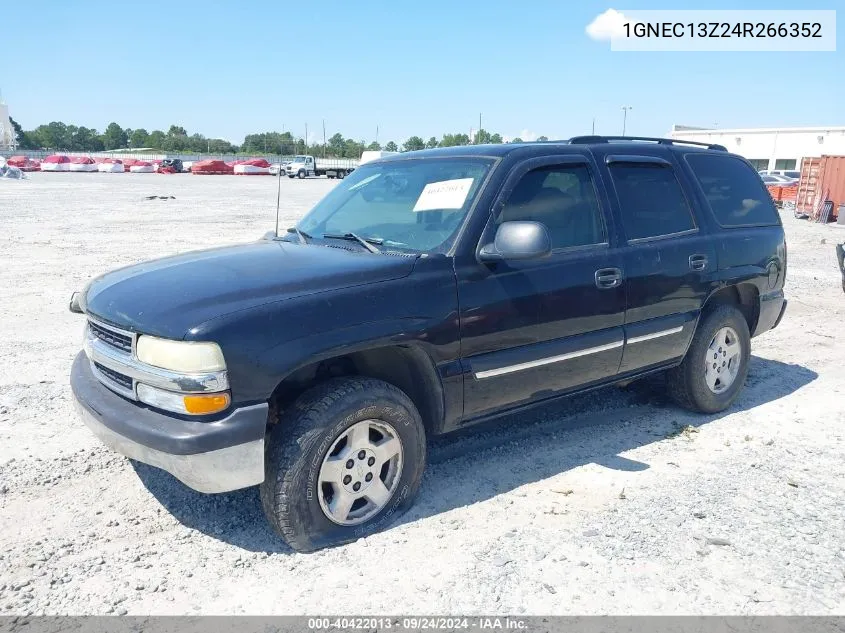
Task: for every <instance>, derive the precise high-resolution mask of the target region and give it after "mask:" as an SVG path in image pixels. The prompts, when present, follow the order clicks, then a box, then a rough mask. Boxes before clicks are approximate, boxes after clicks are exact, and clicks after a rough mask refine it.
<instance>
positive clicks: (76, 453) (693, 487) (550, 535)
mask: <svg viewBox="0 0 845 633" xmlns="http://www.w3.org/2000/svg"><path fill="white" fill-rule="evenodd" d="M333 184H334V181H328V180H324V179H323V180H307V181H290V180H287V179H284V180H283V182H282V183H281V186H282V224H281V226H282V227H283V228H284V227H287V226H290V225H291V223H292V222H293V221H294V219H295V218H297V217H298V216H299V215H301V214H302V213H303V212H304V211H306V210H307V208H308V207H309V206H310V205H311V204H312V203H314V202H315V201H316V200H318V199H319V198H320V197H321V196H322V195H324V194H325V193H326V192H327V191H328V190H329V189H330V188H331V187H332V186H333ZM151 195H166V196H175V199H168V200H158V199H156V200H146V199H144V198H145V196H151ZM275 201H276V180H275V179H272V178H234V177H218V178H213V177H205V178H199V177H195V176H190V175H184V176H183V175H173V176H162V175H156V174H131V175H130V174H123V175H121V174H40V173H36V174H30V178H29V179H28V180H25V181H0V215H2V222H3V226H4V234H3V237H2V240H0V261H2V266H0V287H2V288H4V289H5V290H6V292H7V293H8V296H7V299H8V300H6V301H4V302H3V303H2V305H0V335H2V336H0V614H24V613H35V614H38V613H48V614H105V613H119V614H124V613H130V614H237V613H253V614H294V613H333V614H339V615H349V614H379V613H389V614H403V613H404V614H407V613H467V614H469V613H501V614H505V613H527V614H601V613H609V612H610V613H617V614H646V613H661V614H670V613H673V614H675V613H677V614H680V613H696V614H811V613H812V614H831V613H835V614H845V501H843V500H845V439H843V438H845V428H843V427H845V380H843V371H845V334H843V329H845V328H843V325H845V295H843V293H842V290H841V288H840V285H839V272H838V268H837V265H836V260H835V254H834V248H833V244H834V243H835V241H836V240H837V239H838V240H845V231H843V230H841V227H836V226H817V225H812V224H809V223H807V222H806V221H798V220H794V219H793V218H792V217H790V216H784V222H785V224H786V227H787V232H788V240H789V270H788V278H787V279H788V282H787V292H788V296H789V299H790V307H789V310H788V312H787V316H786V317H785V319H784V321H783V323H782V324H781V325H780V327H779V328H778V329H777V330H775V331H773V332H771V333H768V334H766V335H764V336H762V337H760V338H758V339H755V340H754V350H753V353H754V356H753V359H752V364H751V372H750V376H749V379H748V384H747V387H746V389H745V391H744V392H743V395H742V396H741V397H740V399H739V401H738V403H737V404H736V405H735V406H734V407H733V408H732V409H731V410H730V411H729V412H727V413H725V414H720V415H716V416H699V415H692V414H688V413H685V412H683V411H681V410H679V409H677V408H675V407H674V406H672V405H670V404H668V403H666V401H665V400H664V398H663V397H662V396H661V394H660V390H659V387H660V385H659V383H658V382H656V381H653V382H649V383H647V384H639V385H632V386H631V387H629V388H627V389H618V388H611V389H607V390H603V391H599V392H595V393H593V394H590V395H588V396H583V397H577V398H573V399H570V400H568V401H566V402H563V403H561V404H558V405H555V406H553V407H551V408H547V409H545V410H543V411H540V412H537V413H534V414H532V415H530V416H528V415H522V416H519V417H514V418H513V419H509V420H506V421H504V422H502V423H501V424H499V425H497V426H495V427H491V428H487V429H484V430H482V431H478V432H476V433H474V434H472V435H464V436H462V437H454V438H447V439H439V440H436V441H435V442H433V445H432V448H431V463H430V466H429V468H428V471H427V475H426V477H425V479H424V482H423V486H422V491H421V496H420V498H419V501H418V503H417V505H416V506H415V508H414V509H413V510H412V511H411V512H410V513H409V514H407V515H405V516H404V517H403V518H402V519H401V520H400V522H399V523H398V524H397V525H394V526H393V527H392V528H391V529H389V530H388V531H386V532H384V533H382V534H378V535H376V536H373V537H371V538H368V539H366V540H362V541H359V542H357V543H353V544H351V545H348V546H345V547H341V548H337V549H333V550H329V551H323V552H319V553H316V554H311V555H300V554H293V553H292V552H290V551H289V550H288V549H286V548H285V547H284V545H283V544H282V543H281V541H279V540H278V539H277V538H275V537H274V535H273V533H272V532H271V531H270V530H269V528H268V527H267V525H266V524H265V521H264V517H263V515H262V514H261V510H260V506H259V502H258V494H257V489H255V488H253V489H248V490H243V491H239V492H235V493H230V494H223V495H213V496H206V495H201V494H199V493H195V492H193V491H191V490H190V489H188V488H186V487H185V486H183V485H181V484H180V483H179V482H177V481H176V480H175V479H173V478H172V477H170V476H169V475H167V474H165V473H163V472H161V471H157V470H155V469H152V468H148V467H146V466H143V465H140V464H132V463H130V462H129V461H128V460H126V459H124V458H122V457H120V456H118V455H116V454H114V453H112V452H110V451H109V450H107V449H105V448H103V447H102V446H101V445H100V444H99V442H98V441H96V440H95V439H94V437H93V436H92V435H91V434H90V433H89V432H88V430H87V429H86V428H85V427H84V426H83V425H82V423H81V422H80V421H79V420H78V419H77V417H76V415H75V413H74V411H73V407H72V405H71V394H70V388H69V386H68V371H69V367H70V363H71V360H72V358H73V356H74V355H75V354H76V352H77V350H78V349H79V347H80V343H81V332H82V319H81V318H80V317H79V315H73V314H71V313H70V312H68V310H67V307H66V306H67V301H68V299H69V298H70V294H71V292H72V291H74V290H77V289H80V288H81V287H82V286H83V285H84V283H85V282H86V281H87V280H88V279H89V278H90V277H92V276H94V275H97V274H99V273H101V272H104V271H106V270H109V269H112V268H115V267H117V266H122V265H126V264H130V263H134V262H138V261H141V260H144V259H150V258H153V257H158V256H162V255H166V254H171V253H175V252H180V251H187V250H192V249H196V248H200V247H205V246H211V245H219V244H226V243H232V242H243V241H248V240H253V239H257V238H259V237H260V236H261V235H263V234H264V233H265V232H266V231H267V230H269V229H272V227H273V221H274V215H273V214H274V208H275ZM151 300H154V298H152V297H151Z"/></svg>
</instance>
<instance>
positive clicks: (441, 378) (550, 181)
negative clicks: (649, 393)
mask: <svg viewBox="0 0 845 633" xmlns="http://www.w3.org/2000/svg"><path fill="white" fill-rule="evenodd" d="M691 145H694V146H691ZM304 158H307V157H304ZM786 263H787V260H786V242H785V238H784V231H783V227H782V225H781V221H780V217H779V215H778V213H777V211H776V210H775V208H774V205H773V203H772V199H771V197H770V196H769V194H768V192H767V191H766V189H765V187H764V186H763V185H762V183H761V182H760V178H759V177H758V175H757V173H756V172H755V171H754V169H753V168H752V167H751V165H750V164H749V163H748V162H747V161H746V160H745V159H743V158H741V157H739V156H735V155H732V154H729V153H728V152H727V151H726V150H725V149H724V148H723V147H721V146H716V145H709V146H701V145H700V144H690V143H686V142H683V143H680V142H673V141H671V140H666V139H636V138H632V137H625V138H622V139H620V138H619V137H597V136H588V137H578V138H573V139H570V140H569V141H559V142H554V141H547V142H542V143H522V144H503V145H473V146H468V147H451V148H442V149H434V150H425V151H420V152H411V153H406V154H402V156H401V157H386V158H383V159H381V160H378V161H373V162H370V163H368V164H365V165H364V166H363V167H361V168H360V169H357V170H356V171H355V172H354V173H353V174H352V175H351V176H350V177H349V178H348V179H346V180H345V181H344V182H343V183H340V184H339V185H338V186H336V187H334V188H333V189H332V191H331V192H330V193H329V194H328V195H327V196H326V197H325V198H324V199H323V200H322V201H321V202H319V203H318V204H317V205H316V206H315V207H314V208H313V209H312V210H311V211H310V212H309V213H308V214H307V215H306V216H305V217H304V218H302V220H301V221H300V222H298V223H297V224H296V226H293V227H290V228H289V229H288V230H287V232H285V233H283V234H282V235H276V234H274V233H271V234H270V235H269V236H268V237H266V238H265V239H262V240H259V241H256V242H254V243H250V244H243V245H238V246H231V247H224V248H216V249H213V250H211V251H201V252H198V253H185V254H182V255H177V256H174V257H169V258H165V259H161V260H158V261H153V262H148V263H144V264H140V265H137V266H132V267H128V268H121V269H118V270H115V271H113V272H110V273H108V274H106V275H103V276H101V277H99V278H97V279H94V280H93V281H91V282H90V283H89V284H88V286H86V288H85V289H84V290H83V291H82V292H81V293H76V294H75V295H74V296H73V297H72V298H71V310H72V311H75V312H80V313H84V314H85V315H86V324H85V337H84V351H82V352H80V353H79V355H78V356H77V357H76V360H75V361H74V363H73V368H72V370H71V386H72V389H73V394H74V399H75V403H76V406H77V408H78V409H79V411H80V413H81V415H82V418H83V420H84V421H85V423H86V424H87V425H88V426H89V427H90V428H91V430H92V431H93V432H94V433H95V434H96V435H97V436H98V437H99V438H100V439H101V440H102V441H103V442H104V443H105V444H107V445H108V446H110V447H112V448H113V449H114V450H116V451H118V452H120V453H123V454H124V455H127V456H129V457H131V458H132V459H136V460H139V461H141V462H144V463H147V464H151V465H153V466H156V467H158V468H162V469H164V470H166V471H168V472H170V473H172V474H173V475H175V476H176V477H177V478H179V479H180V480H182V481H183V482H184V483H185V484H187V485H188V486H191V487H192V488H195V489H196V490H199V491H201V492H225V491H229V490H235V489H238V488H244V487H247V486H253V485H260V498H261V503H262V506H263V508H264V512H265V514H266V516H267V518H268V520H269V522H270V524H271V525H272V526H273V528H274V529H275V530H276V532H277V533H278V534H279V535H280V536H281V537H282V538H283V539H284V540H285V541H286V542H287V543H288V544H289V545H290V546H291V547H292V548H294V549H295V550H299V551H310V550H315V549H319V548H322V547H326V546H330V545H337V544H339V543H346V542H349V541H353V540H356V539H358V538H361V537H365V536H367V535H368V534H372V533H374V532H377V531H379V530H382V529H384V528H385V527H386V526H388V525H389V524H390V522H391V521H392V520H393V519H395V518H396V517H397V516H399V515H401V514H402V513H403V512H404V511H405V510H407V509H408V508H409V507H410V506H411V504H412V503H413V500H414V497H415V496H416V493H417V490H418V489H419V487H420V483H421V480H422V474H423V470H424V468H425V463H426V438H428V437H431V436H435V435H439V434H442V433H447V432H450V431H454V430H457V429H464V428H467V427H468V426H470V425H473V424H477V423H479V422H483V421H487V420H491V419H493V418H496V417H498V416H501V415H504V414H511V413H514V412H519V411H522V410H524V409H525V408H527V407H531V406H535V405H538V404H541V403H545V402H549V401H552V400H555V399H557V398H560V397H563V396H566V395H569V394H573V393H578V392H581V391H584V390H588V389H593V388H595V387H598V386H601V385H609V384H614V383H619V382H628V381H631V380H633V379H636V378H639V377H641V376H644V375H647V374H652V373H655V372H663V373H664V374H665V376H666V381H667V386H668V392H669V395H670V396H671V397H672V398H673V399H674V400H675V401H676V402H677V403H678V404H679V405H681V406H683V407H685V408H688V409H690V410H692V411H697V412H701V413H707V414H713V413H717V412H719V411H723V410H724V409H726V408H728V407H729V406H731V404H732V403H733V402H734V400H735V399H736V398H737V396H738V395H739V393H740V391H741V390H742V387H743V384H744V383H745V379H746V375H747V373H748V367H749V359H750V355H751V338H752V337H754V336H757V335H759V334H762V333H763V332H766V331H768V330H770V329H772V328H774V327H777V325H778V323H779V322H780V320H781V318H782V316H783V314H784V310H785V308H786V301H785V299H784V293H783V287H784V281H785V279H786ZM435 494H436V493H435Z"/></svg>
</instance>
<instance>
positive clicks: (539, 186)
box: [496, 165, 607, 248]
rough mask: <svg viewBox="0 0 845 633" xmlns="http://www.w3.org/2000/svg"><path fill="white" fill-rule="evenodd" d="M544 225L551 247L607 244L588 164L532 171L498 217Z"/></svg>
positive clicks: (520, 183) (514, 191)
mask: <svg viewBox="0 0 845 633" xmlns="http://www.w3.org/2000/svg"><path fill="white" fill-rule="evenodd" d="M515 220H531V221H534V222H542V223H543V224H544V225H545V226H546V228H547V229H548V231H549V237H551V240H552V248H567V247H572V246H588V245H590V244H601V243H603V242H605V241H607V238H606V236H605V231H604V222H603V221H602V215H601V209H600V208H599V204H598V200H597V198H596V189H595V187H594V186H593V179H592V178H591V176H590V170H589V169H588V168H587V166H586V165H566V166H556V167H544V168H542V169H535V170H533V171H529V172H528V173H527V174H525V176H523V177H522V179H521V180H520V181H519V182H518V183H517V184H516V186H515V187H514V189H513V191H512V192H511V195H510V196H509V197H508V201H507V202H506V203H505V206H504V207H503V208H502V211H501V213H499V216H498V217H497V218H496V222H497V223H501V222H509V221H515Z"/></svg>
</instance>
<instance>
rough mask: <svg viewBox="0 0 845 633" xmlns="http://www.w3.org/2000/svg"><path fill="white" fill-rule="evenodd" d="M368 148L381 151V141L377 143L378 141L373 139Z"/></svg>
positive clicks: (372, 150) (371, 150)
mask: <svg viewBox="0 0 845 633" xmlns="http://www.w3.org/2000/svg"><path fill="white" fill-rule="evenodd" d="M367 150H368V151H370V152H379V151H381V143H377V142H376V141H373V142H372V143H370V144H369V145H367Z"/></svg>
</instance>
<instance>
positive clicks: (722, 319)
mask: <svg viewBox="0 0 845 633" xmlns="http://www.w3.org/2000/svg"><path fill="white" fill-rule="evenodd" d="M725 328H728V329H729V330H730V331H731V332H733V336H734V337H735V338H736V342H737V343H738V344H739V352H738V355H737V356H736V357H734V358H735V359H736V360H735V362H736V365H734V369H733V370H732V369H731V366H730V361H731V360H732V359H731V358H730V357H729V356H728V355H727V354H728V353H729V352H728V350H729V349H732V346H729V345H727V344H724V345H723V344H722V343H723V342H722V341H717V342H716V346H715V347H711V345H713V342H714V337H715V336H716V335H717V333H720V332H724V331H725ZM722 348H724V349H722ZM720 350H721V351H720ZM711 355H712V356H713V358H711ZM750 357H751V335H750V334H749V332H748V323H747V322H746V321H745V317H744V316H743V315H742V313H741V312H740V311H739V310H738V309H737V308H736V307H735V306H733V305H721V306H718V307H716V308H715V309H713V310H712V311H710V312H705V313H703V314H702V315H701V317H700V319H699V322H698V327H697V328H696V330H695V334H694V335H693V339H692V343H691V344H690V347H689V349H688V350H687V354H686V356H684V360H683V362H682V363H681V364H680V365H679V366H677V367H675V368H673V369H670V370H669V371H668V372H667V373H666V378H667V388H668V390H669V395H670V396H671V397H672V399H673V400H675V402H677V403H678V404H679V405H680V406H682V407H684V408H685V409H689V410H691V411H696V412H698V413H718V412H719V411H724V410H725V409H727V408H728V407H729V406H731V404H733V402H734V400H736V398H737V396H738V395H739V392H740V391H742V387H743V385H744V384H745V379H746V378H747V376H748V362H749V359H750ZM705 359H706V360H707V362H708V363H710V362H711V361H713V363H714V364H716V365H717V367H716V368H712V367H708V368H707V369H706V370H705ZM718 361H721V362H722V363H723V364H724V366H722V367H719V366H718V365H719V362H718ZM711 369H716V370H718V371H720V372H721V371H722V370H724V371H725V372H726V373H725V374H721V373H720V374H717V375H716V376H717V379H718V380H722V378H719V376H723V377H724V376H729V375H732V376H733V378H732V380H731V381H730V382H729V383H727V381H725V382H724V383H721V387H720V383H718V382H717V383H716V386H715V390H714V388H711V387H710V385H709V384H708V382H707V375H708V373H707V372H711ZM734 371H735V373H734ZM709 375H711V376H713V374H712V373H710V374H709Z"/></svg>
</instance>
